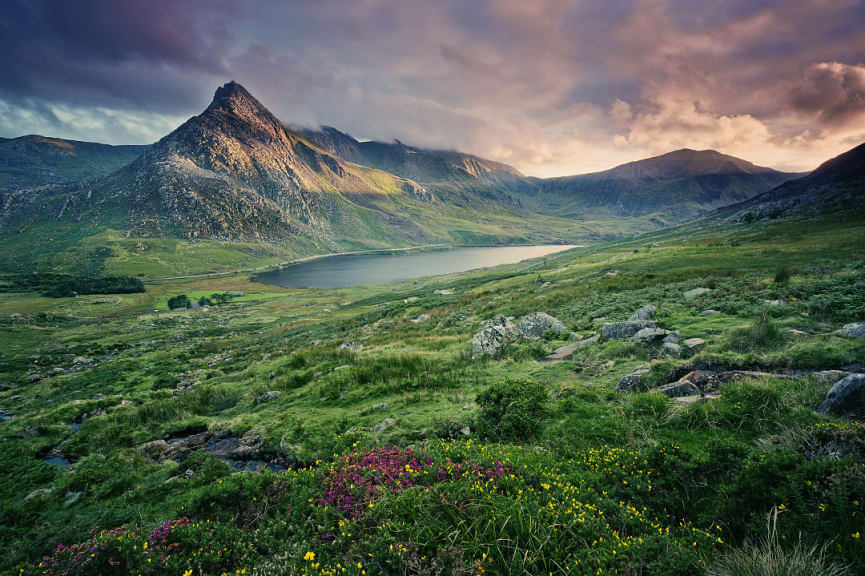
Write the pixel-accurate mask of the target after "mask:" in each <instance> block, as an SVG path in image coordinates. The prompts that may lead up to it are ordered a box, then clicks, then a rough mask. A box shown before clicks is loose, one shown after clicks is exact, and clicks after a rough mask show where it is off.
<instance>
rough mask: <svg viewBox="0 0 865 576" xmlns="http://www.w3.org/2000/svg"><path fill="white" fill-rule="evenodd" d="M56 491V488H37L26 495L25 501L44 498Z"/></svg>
mask: <svg viewBox="0 0 865 576" xmlns="http://www.w3.org/2000/svg"><path fill="white" fill-rule="evenodd" d="M52 492H54V488H37V489H36V490H34V491H33V492H31V493H30V494H28V495H27V496H25V497H24V502H29V501H30V500H33V499H34V498H44V497H46V496H48V495H50V494H51V493H52Z"/></svg>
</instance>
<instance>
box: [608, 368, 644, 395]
mask: <svg viewBox="0 0 865 576" xmlns="http://www.w3.org/2000/svg"><path fill="white" fill-rule="evenodd" d="M648 373H649V370H648V368H635V369H634V371H633V372H631V373H630V374H628V375H627V376H623V377H622V379H621V380H619V383H618V384H617V385H616V392H633V391H634V390H636V389H637V387H638V386H639V385H640V382H642V381H643V376H644V375H645V374H648Z"/></svg>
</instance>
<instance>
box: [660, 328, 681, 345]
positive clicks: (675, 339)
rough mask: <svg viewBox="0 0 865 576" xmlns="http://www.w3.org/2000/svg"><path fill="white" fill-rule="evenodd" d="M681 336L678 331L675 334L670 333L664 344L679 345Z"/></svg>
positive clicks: (665, 337)
mask: <svg viewBox="0 0 865 576" xmlns="http://www.w3.org/2000/svg"><path fill="white" fill-rule="evenodd" d="M680 338H681V336H680V335H679V331H678V330H674V331H673V332H668V333H667V335H666V336H664V344H678V343H679V339H680Z"/></svg>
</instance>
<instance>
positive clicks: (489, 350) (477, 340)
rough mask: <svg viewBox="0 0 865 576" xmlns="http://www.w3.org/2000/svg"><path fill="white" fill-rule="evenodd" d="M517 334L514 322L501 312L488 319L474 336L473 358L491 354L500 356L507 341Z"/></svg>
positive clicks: (494, 356)
mask: <svg viewBox="0 0 865 576" xmlns="http://www.w3.org/2000/svg"><path fill="white" fill-rule="evenodd" d="M516 335H517V329H516V327H515V326H514V323H513V322H511V321H510V320H508V319H507V318H505V317H504V316H502V315H501V314H499V315H498V316H496V317H495V318H493V319H492V320H489V321H487V323H486V324H484V327H483V328H481V331H480V332H478V333H477V334H475V335H474V337H473V338H472V359H473V360H474V359H477V358H480V357H481V356H483V355H485V354H489V355H490V356H492V357H493V358H498V357H499V355H501V353H502V350H504V348H505V346H507V343H508V342H509V341H511V340H513V338H514V337H515V336H516Z"/></svg>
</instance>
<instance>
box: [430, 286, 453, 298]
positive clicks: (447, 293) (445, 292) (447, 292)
mask: <svg viewBox="0 0 865 576" xmlns="http://www.w3.org/2000/svg"><path fill="white" fill-rule="evenodd" d="M453 293H454V291H453V290H451V289H450V288H444V289H442V290H436V291H435V292H433V294H437V295H439V296H450V295H452V294H453Z"/></svg>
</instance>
